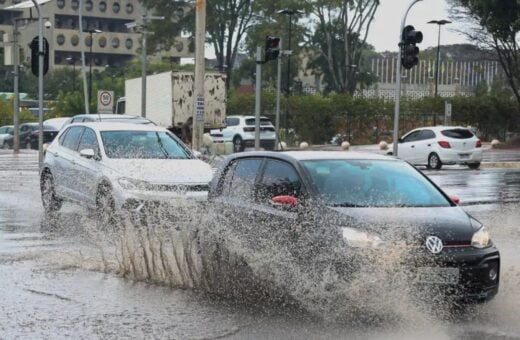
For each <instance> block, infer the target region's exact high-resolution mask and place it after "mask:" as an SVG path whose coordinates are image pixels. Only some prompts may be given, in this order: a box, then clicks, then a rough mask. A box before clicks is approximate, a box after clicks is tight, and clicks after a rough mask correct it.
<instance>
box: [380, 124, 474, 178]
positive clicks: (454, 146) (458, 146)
mask: <svg viewBox="0 0 520 340" xmlns="http://www.w3.org/2000/svg"><path fill="white" fill-rule="evenodd" d="M389 154H391V153H389ZM398 157H399V158H400V159H403V160H405V161H407V162H410V163H412V164H414V165H426V166H428V167H429V168H431V169H437V170H438V169H440V168H442V166H443V165H445V164H450V165H452V164H465V165H467V166H468V167H469V168H470V169H478V168H479V167H480V163H481V162H482V143H481V141H480V140H479V139H478V138H477V137H476V136H475V135H474V134H473V132H471V130H469V129H467V128H464V127H458V126H436V127H423V128H419V129H415V130H412V131H410V132H408V133H407V134H405V135H404V136H403V137H402V138H399V146H398Z"/></svg>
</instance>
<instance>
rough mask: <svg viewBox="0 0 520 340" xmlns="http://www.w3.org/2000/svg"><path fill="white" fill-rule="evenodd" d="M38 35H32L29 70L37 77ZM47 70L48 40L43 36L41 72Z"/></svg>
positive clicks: (45, 72)
mask: <svg viewBox="0 0 520 340" xmlns="http://www.w3.org/2000/svg"><path fill="white" fill-rule="evenodd" d="M38 42H39V40H38V37H34V39H33V40H32V41H31V45H30V47H31V71H32V74H34V75H35V76H36V77H38V69H39V66H40V64H39V58H38V56H39V53H38V52H39V46H38ZM47 71H49V42H48V41H47V39H45V38H43V74H44V75H45V74H47Z"/></svg>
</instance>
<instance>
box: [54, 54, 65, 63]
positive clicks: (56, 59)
mask: <svg viewBox="0 0 520 340" xmlns="http://www.w3.org/2000/svg"><path fill="white" fill-rule="evenodd" d="M62 59H63V58H62V57H61V54H59V53H54V64H58V65H59V64H61V62H62Z"/></svg>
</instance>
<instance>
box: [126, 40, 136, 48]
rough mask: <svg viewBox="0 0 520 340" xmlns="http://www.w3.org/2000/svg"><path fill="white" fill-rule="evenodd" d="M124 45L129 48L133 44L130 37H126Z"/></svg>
mask: <svg viewBox="0 0 520 340" xmlns="http://www.w3.org/2000/svg"><path fill="white" fill-rule="evenodd" d="M125 46H126V48H127V49H131V48H132V46H134V42H133V41H132V39H130V38H128V39H126V41H125Z"/></svg>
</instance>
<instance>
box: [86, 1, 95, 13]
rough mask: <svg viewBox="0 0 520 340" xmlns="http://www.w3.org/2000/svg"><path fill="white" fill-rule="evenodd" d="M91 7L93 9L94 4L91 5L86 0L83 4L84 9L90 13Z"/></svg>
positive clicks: (90, 2)
mask: <svg viewBox="0 0 520 340" xmlns="http://www.w3.org/2000/svg"><path fill="white" fill-rule="evenodd" d="M93 7H94V4H93V3H92V1H90V0H87V1H86V2H85V9H86V10H87V11H89V12H90V11H92V8H93Z"/></svg>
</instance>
